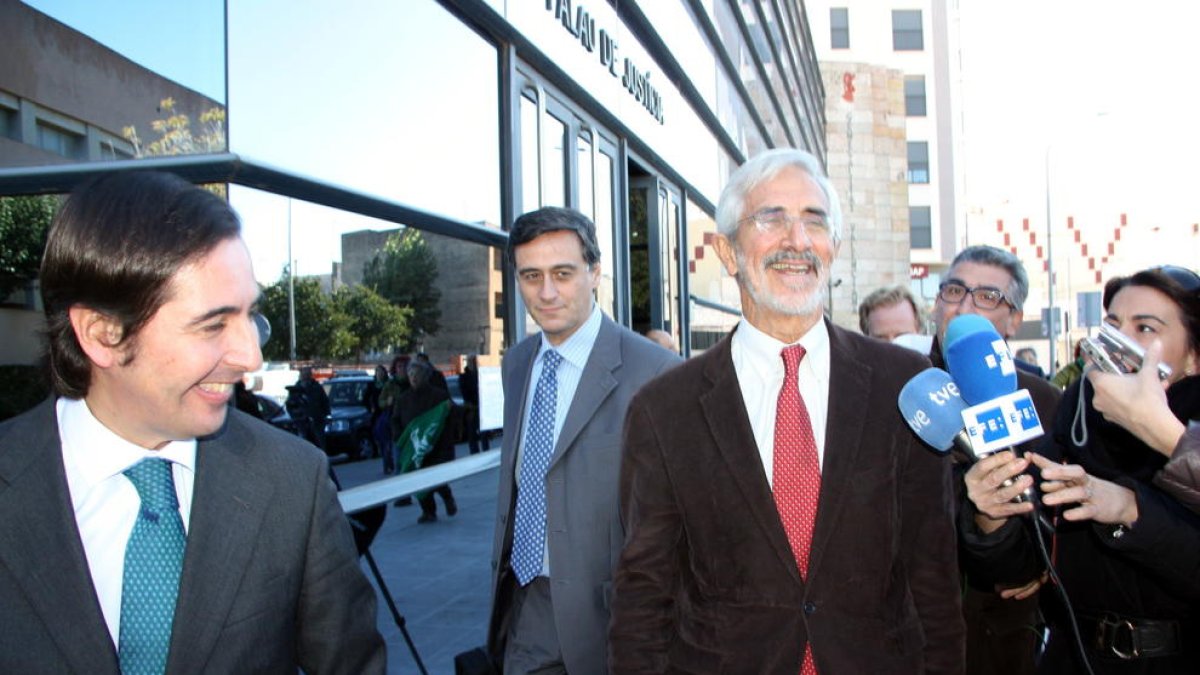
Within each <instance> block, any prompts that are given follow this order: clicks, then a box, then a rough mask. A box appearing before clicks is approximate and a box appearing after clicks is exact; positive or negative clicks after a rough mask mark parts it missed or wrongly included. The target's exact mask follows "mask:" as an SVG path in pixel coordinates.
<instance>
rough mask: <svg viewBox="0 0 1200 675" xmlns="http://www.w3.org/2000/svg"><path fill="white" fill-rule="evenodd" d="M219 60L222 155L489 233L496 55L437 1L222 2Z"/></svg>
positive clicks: (495, 197) (495, 183) (495, 166)
mask: <svg viewBox="0 0 1200 675" xmlns="http://www.w3.org/2000/svg"><path fill="white" fill-rule="evenodd" d="M229 54H230V57H229V58H230V63H229V73H230V75H229V107H230V111H231V115H230V120H229V131H230V148H231V150H232V151H233V152H235V153H238V154H242V155H245V156H247V157H251V158H262V159H263V160H264V161H270V163H271V164H272V165H274V166H278V167H279V168H281V169H283V170H285V171H289V172H294V173H298V174H300V175H305V176H311V177H313V178H315V179H318V180H324V181H329V182H332V183H335V184H339V185H352V186H354V188H355V189H356V190H359V191H361V192H364V193H366V194H368V195H372V196H378V197H382V198H384V199H389V200H393V201H397V202H401V203H404V204H408V205H411V206H414V207H416V208H420V209H423V210H426V211H431V212H434V213H438V214H442V215H445V216H449V217H452V218H457V219H459V220H463V221H466V222H479V221H485V222H487V223H492V224H497V223H499V218H500V196H499V195H500V138H499V134H498V133H496V129H497V128H498V119H499V93H498V91H499V82H498V71H499V66H498V55H497V51H496V47H495V45H493V44H491V43H489V42H487V41H486V40H485V39H484V38H482V37H481V36H480V35H479V34H478V33H476V32H475V31H473V30H472V29H471V28H470V27H468V26H467V25H465V24H463V23H462V22H461V21H460V20H459V19H458V18H457V17H455V16H454V15H452V14H451V13H450V12H449V11H447V10H446V9H445V8H444V7H443V6H442V5H441V4H440V3H438V2H437V1H436V0H405V1H404V2H371V3H357V2H354V3H340V2H332V1H330V0H314V1H313V2H310V3H306V4H305V6H304V10H303V11H297V9H296V8H295V6H294V3H292V2H289V1H288V0H257V1H256V2H236V3H229ZM432 64H436V66H435V67H434V66H432ZM468 83H469V84H468Z"/></svg>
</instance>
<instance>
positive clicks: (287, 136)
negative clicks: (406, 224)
mask: <svg viewBox="0 0 1200 675" xmlns="http://www.w3.org/2000/svg"><path fill="white" fill-rule="evenodd" d="M26 1H27V2H28V4H31V5H33V6H34V7H37V8H38V9H40V10H41V11H44V12H46V13H48V14H50V15H52V16H55V17H56V18H59V19H60V20H62V21H64V22H65V23H68V24H70V25H73V26H76V27H79V28H81V29H83V30H85V31H86V32H88V33H89V34H91V35H93V36H94V37H96V38H97V39H98V40H100V41H101V42H103V43H105V44H107V45H109V46H110V47H112V48H114V49H116V50H117V51H119V52H121V53H123V54H125V55H126V56H128V57H129V58H131V59H133V60H134V61H137V62H139V63H142V64H143V65H145V66H147V67H149V68H151V69H154V70H157V71H159V72H162V73H163V74H164V75H166V76H167V77H170V78H172V79H175V80H177V81H179V82H181V83H182V84H184V85H186V86H189V87H191V88H194V89H197V90H199V91H201V92H203V93H205V94H206V95H208V96H210V97H212V98H214V99H216V100H219V101H225V100H226V98H227V97H226V93H225V92H226V87H225V79H224V49H223V44H224V3H223V2H221V1H220V0H177V1H174V2H170V3H162V2H158V1H156V0H120V2H96V1H95V0H26ZM947 1H948V2H949V3H950V5H951V7H952V11H951V17H952V21H955V22H957V30H958V31H959V35H960V45H961V51H960V53H959V54H958V58H960V59H961V72H962V75H961V83H960V86H961V90H962V104H961V107H960V110H959V111H958V114H959V115H961V125H962V129H963V132H964V133H963V146H962V149H963V153H962V155H961V156H959V157H958V158H957V159H956V162H957V166H956V171H958V172H960V175H961V176H962V180H963V185H964V196H963V199H962V202H963V203H961V204H960V205H959V207H960V211H961V210H966V212H967V215H966V219H967V222H968V224H971V223H972V222H973V221H975V222H978V223H979V226H983V227H987V226H989V224H988V222H986V220H987V217H988V216H986V215H985V214H992V213H996V212H1005V213H1007V214H1011V216H1012V217H1019V216H1022V215H1023V216H1026V217H1031V218H1032V219H1034V220H1035V221H1041V222H1044V218H1045V212H1046V193H1047V186H1049V191H1050V195H1051V202H1052V206H1053V212H1054V216H1053V218H1054V222H1056V223H1059V222H1061V221H1064V220H1065V218H1066V216H1067V215H1073V216H1074V217H1075V218H1076V221H1077V222H1080V223H1083V224H1085V225H1086V224H1088V223H1093V224H1096V227H1105V224H1106V223H1109V222H1111V221H1115V219H1116V218H1118V214H1119V213H1129V214H1130V215H1131V217H1133V219H1134V220H1136V222H1137V223H1138V224H1139V227H1141V226H1143V225H1144V227H1141V229H1140V230H1138V231H1139V232H1141V233H1142V234H1143V235H1144V236H1147V237H1151V236H1153V237H1160V238H1161V241H1159V242H1158V243H1159V245H1158V246H1156V247H1152V249H1153V250H1157V251H1160V252H1165V255H1168V256H1169V255H1176V256H1180V257H1184V258H1187V259H1184V260H1171V262H1178V263H1181V264H1188V265H1191V266H1195V265H1196V260H1195V257H1196V255H1197V254H1198V253H1200V252H1197V251H1195V250H1193V249H1190V248H1187V247H1180V246H1176V245H1174V239H1172V237H1173V236H1175V235H1177V234H1178V235H1180V236H1182V233H1183V232H1184V230H1185V229H1187V228H1188V227H1189V225H1190V224H1191V223H1193V222H1196V221H1198V220H1200V189H1197V187H1198V186H1200V162H1197V161H1196V159H1195V158H1196V157H1198V156H1200V130H1198V129H1197V123H1196V121H1195V120H1194V119H1192V118H1193V117H1194V116H1195V114H1196V112H1197V111H1200V88H1198V87H1196V86H1194V76H1193V72H1192V71H1193V68H1194V66H1195V64H1197V63H1200V40H1197V39H1196V38H1195V35H1194V33H1195V30H1196V27H1197V26H1200V2H1192V1H1190V0H1142V1H1140V2H1137V3H1130V2H1127V1H1118V0H1006V1H1005V2H996V1H994V0H947ZM278 6H280V5H276V4H275V3H273V2H270V1H267V0H262V1H256V2H247V3H244V4H234V5H233V8H234V9H233V11H234V18H235V22H234V23H235V24H236V25H235V26H234V27H233V28H232V29H231V33H230V35H231V40H232V41H233V45H232V49H231V50H230V51H231V54H232V55H233V56H232V58H233V59H234V62H235V64H247V63H253V64H259V66H260V67H257V68H254V69H249V68H243V67H242V66H240V65H239V66H238V67H237V70H238V72H237V74H236V75H235V81H234V82H233V83H231V88H230V89H231V91H230V94H229V97H228V98H229V99H230V107H231V114H230V128H231V137H232V139H233V141H232V142H233V150H234V151H235V152H239V153H243V154H245V155H246V156H248V157H251V158H256V159H263V160H266V161H267V162H268V163H270V164H273V165H278V164H279V163H280V161H281V160H280V159H279V158H284V159H283V160H282V161H284V162H285V166H287V167H288V168H291V169H293V170H298V171H299V172H300V173H302V174H307V175H313V176H315V177H319V178H324V179H326V180H331V181H332V182H335V183H341V184H344V185H354V186H356V187H358V189H366V190H367V191H369V192H373V193H378V194H381V195H383V196H389V197H392V198H399V199H402V200H406V201H412V200H414V199H420V200H423V201H422V202H421V203H420V204H419V205H421V206H423V207H425V208H428V209H429V210H433V211H436V212H438V213H444V214H447V215H450V216H452V217H457V218H461V219H463V220H468V221H473V220H491V221H493V222H494V221H495V220H496V219H497V218H498V213H497V211H498V202H499V197H498V185H497V183H498V178H497V176H498V173H497V168H496V166H495V165H494V164H495V163H496V162H498V159H495V157H498V154H495V153H498V149H497V148H495V147H494V140H492V139H494V135H495V127H494V126H493V125H494V122H488V120H490V119H492V116H493V115H494V112H493V111H494V110H495V106H496V102H495V99H494V97H493V98H488V97H486V96H482V97H481V92H486V91H487V90H488V88H489V86H491V87H493V88H494V84H491V83H479V82H472V81H469V80H467V79H463V80H462V86H455V87H447V86H445V83H446V82H450V83H456V82H459V80H458V79H456V78H458V77H460V76H458V75H456V68H462V69H463V72H471V66H472V65H475V66H477V65H478V60H479V59H491V58H494V54H493V53H491V52H490V48H487V47H483V48H481V47H479V46H478V44H482V41H478V44H477V43H476V42H475V41H472V43H471V48H470V49H462V48H459V45H463V44H464V40H465V38H463V37H462V35H463V32H464V31H466V29H465V28H463V27H461V26H459V25H457V22H455V21H454V20H453V19H451V18H450V17H449V15H448V14H447V13H446V12H445V11H444V10H442V9H441V8H440V7H438V6H437V5H436V3H434V2H432V0H422V1H421V2H413V1H412V0H406V2H404V3H395V2H391V1H390V0H385V1H375V2H365V1H364V2H359V3H353V4H336V5H335V6H336V8H337V9H336V10H335V11H334V12H331V13H329V14H327V15H319V14H318V12H320V11H322V10H323V9H328V8H329V7H330V6H331V5H330V4H329V3H325V2H319V1H318V0H295V1H294V2H289V3H287V4H286V6H287V7H288V8H289V11H288V12H280V11H278V9H277V8H278ZM114 7H118V8H119V10H117V11H114V10H113V8H114ZM401 8H402V9H401ZM147 17H150V19H149V20H147ZM372 17H374V20H372ZM268 25H270V26H271V27H272V28H273V29H274V30H276V31H277V34H279V35H286V36H288V37H289V38H290V39H292V42H291V44H289V45H287V46H286V47H283V48H280V47H279V46H277V45H275V44H273V43H272V41H271V40H270V39H266V38H264V39H258V38H259V36H263V35H268V36H269V33H268V32H267V31H266V30H265V27H266V26H268ZM239 27H240V28H239ZM953 28H954V26H952V29H953ZM305 30H309V31H315V32H312V34H305V33H303V31H305ZM338 34H355V35H358V36H359V37H357V38H356V39H355V40H354V41H352V42H351V43H349V44H340V45H339V44H331V42H332V40H331V39H328V38H327V36H330V35H338ZM381 43H388V44H389V45H390V47H389V48H388V49H380V48H378V45H379V44H381ZM447 45H451V46H452V47H453V48H448V47H447ZM430 54H434V55H436V56H435V57H430V56H429V55H430ZM431 60H435V61H437V68H432V67H427V66H428V65H429V61H431ZM363 64H369V67H365V66H364V65H363ZM314 72H326V73H332V74H333V77H332V78H329V79H327V80H326V81H327V82H328V83H329V86H330V87H333V89H332V90H329V91H325V92H321V93H317V92H313V91H310V90H309V89H308V88H306V87H304V84H303V83H304V82H305V81H306V79H305V78H306V77H308V76H311V75H312V74H313V73H314ZM436 76H440V77H441V78H443V79H441V80H431V79H429V78H431V77H436ZM400 77H403V78H407V79H405V80H404V81H403V82H402V83H401V84H396V85H395V86H388V85H389V83H393V84H395V83H397V82H398V78H400ZM356 87H357V88H356ZM428 91H436V92H437V95H436V96H422V92H428ZM447 91H455V92H459V96H458V97H457V98H456V99H454V100H443V99H444V98H445V92H447ZM281 92H282V93H281ZM389 92H390V93H389ZM435 99H437V100H435ZM239 102H244V103H242V107H241V110H242V112H241V113H239V112H238V110H239ZM347 104H349V105H351V106H354V109H355V110H364V111H368V113H356V115H358V116H357V117H348V116H347V114H346V113H345V112H344V110H345V106H347ZM364 114H371V115H373V116H372V117H367V118H364V117H362V115H364ZM239 115H240V117H239ZM364 120H365V123H364ZM480 120H483V122H482V123H481V122H480ZM239 123H241V124H242V126H241V127H239V126H238V125H239ZM239 128H240V129H242V130H243V131H244V130H245V129H247V128H249V129H251V131H250V132H249V133H242V135H241V136H239V135H238V134H239ZM471 134H475V135H474V136H472V135H471ZM314 138H316V139H318V142H319V145H320V147H322V148H336V149H337V150H336V152H332V153H331V152H329V151H328V150H325V151H324V152H325V153H326V154H317V155H312V153H311V152H310V153H309V155H312V156H306V155H305V153H304V152H303V151H304V150H305V148H308V149H311V148H313V147H314V146H313V144H312V143H311V142H308V141H311V139H314ZM297 139H299V140H300V141H301V142H297ZM454 143H457V144H458V145H457V146H455V145H453V144H454ZM462 153H468V154H469V155H470V156H472V157H480V156H482V159H478V160H477V161H471V162H460V161H458V160H456V159H453V156H454V155H456V154H462ZM480 153H482V155H481V154H480ZM428 158H440V160H441V161H442V163H441V164H433V165H431V164H430V161H429V159H428ZM1047 158H1049V162H1048V163H1049V176H1048V177H1047ZM356 171H357V172H358V173H357V174H356V173H354V172H356ZM364 185H366V186H369V187H367V188H362V187H359V186H364ZM397 186H403V187H397ZM479 186H486V189H484V190H482V191H481V190H480V188H479ZM401 190H407V192H403V193H402V192H401ZM231 200H232V201H233V204H234V206H235V208H237V209H238V210H239V212H240V213H242V216H243V220H244V221H245V222H246V225H247V239H248V240H249V241H250V242H251V249H252V251H254V252H255V256H256V260H255V264H256V273H257V274H258V276H259V278H260V280H262V281H266V282H269V281H272V280H274V279H276V278H278V275H279V271H280V269H281V268H282V265H283V264H284V263H285V262H286V260H287V254H286V247H285V245H284V242H283V241H281V240H280V237H279V235H278V232H279V231H280V230H279V225H280V224H281V223H283V222H285V221H286V218H287V202H286V200H283V199H280V198H277V197H274V196H272V195H265V194H262V193H255V192H254V191H250V190H245V189H241V188H237V189H234V190H232V191H231ZM292 219H293V222H294V223H295V232H297V233H298V234H296V236H295V237H294V240H295V241H294V243H295V245H296V247H297V249H298V252H297V253H296V255H295V257H297V258H300V260H301V263H300V265H299V266H298V271H299V272H300V273H302V274H322V273H328V271H329V265H328V261H329V259H330V258H331V257H332V256H334V255H335V252H336V251H337V250H338V245H339V241H338V238H339V236H340V234H341V233H342V232H345V231H350V230H354V229H364V228H372V229H380V228H385V227H391V226H390V225H389V224H386V223H380V222H376V221H369V220H364V219H359V218H357V217H355V216H350V215H348V214H339V213H336V212H331V211H329V210H328V209H322V208H320V207H315V206H313V205H306V204H298V203H294V204H293V207H292ZM970 226H971V227H974V226H975V225H970ZM968 236H970V235H969V234H968ZM1155 241H1158V240H1157V239H1156V240H1155ZM1153 262H1154V261H1147V262H1145V263H1141V262H1140V261H1128V262H1127V264H1129V265H1135V264H1143V265H1144V264H1152V263H1153ZM1157 262H1163V261H1161V260H1160V261H1157Z"/></svg>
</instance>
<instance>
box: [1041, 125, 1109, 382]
mask: <svg viewBox="0 0 1200 675" xmlns="http://www.w3.org/2000/svg"><path fill="white" fill-rule="evenodd" d="M1107 114H1108V113H1107V112H1097V113H1093V114H1092V115H1091V116H1090V117H1091V118H1097V117H1104V116H1105V115H1107ZM1053 148H1054V141H1053V140H1049V141H1046V293H1047V303H1046V305H1047V309H1046V320H1047V321H1048V322H1049V323H1050V327H1049V329H1048V330H1047V331H1046V332H1047V333H1049V334H1050V372H1051V373H1054V372H1057V371H1058V364H1057V363H1056V360H1057V357H1058V330H1057V323H1056V322H1055V321H1054V247H1053V241H1054V220H1053V212H1052V211H1051V210H1050V151H1051V150H1052V149H1053ZM1067 269H1068V274H1069V270H1070V263H1069V262H1068V267H1067ZM1070 283H1071V282H1070V279H1068V280H1067V288H1068V289H1069V288H1070ZM1068 301H1069V298H1068ZM1064 306H1065V305H1064ZM1064 315H1065V313H1064Z"/></svg>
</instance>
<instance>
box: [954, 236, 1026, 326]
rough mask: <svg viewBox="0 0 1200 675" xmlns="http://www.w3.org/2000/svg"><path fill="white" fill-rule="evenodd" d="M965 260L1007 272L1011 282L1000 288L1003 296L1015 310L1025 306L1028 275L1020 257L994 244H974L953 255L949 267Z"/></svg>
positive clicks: (956, 265)
mask: <svg viewBox="0 0 1200 675" xmlns="http://www.w3.org/2000/svg"><path fill="white" fill-rule="evenodd" d="M965 262H970V263H975V264H977V265H991V266H992V267H999V268H1000V269H1002V270H1004V271H1005V272H1008V276H1010V277H1012V282H1011V283H1010V284H1009V285H1008V288H1004V289H1001V290H1003V291H1004V297H1006V298H1008V301H1009V302H1011V303H1012V305H1013V307H1015V308H1016V309H1017V311H1021V310H1022V309H1023V308H1024V307H1025V299H1026V298H1028V297H1029V275H1028V274H1027V273H1026V272H1025V265H1023V264H1021V259H1020V258H1018V257H1017V256H1016V255H1015V254H1013V253H1012V252H1010V251H1005V250H1004V249H1002V248H996V247H995V246H987V245H984V244H976V245H975V246H968V247H966V248H964V249H963V250H961V251H959V253H958V255H956V256H954V260H952V261H950V269H951V270H953V269H954V268H955V267H958V266H959V265H960V264H961V263H965ZM949 274H950V273H949V272H947V273H946V275H947V276H949Z"/></svg>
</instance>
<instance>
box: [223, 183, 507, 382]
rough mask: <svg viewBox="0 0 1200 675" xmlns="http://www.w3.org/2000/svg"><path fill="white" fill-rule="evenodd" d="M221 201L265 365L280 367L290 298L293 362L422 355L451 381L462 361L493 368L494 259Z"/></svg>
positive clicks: (457, 243)
mask: <svg viewBox="0 0 1200 675" xmlns="http://www.w3.org/2000/svg"><path fill="white" fill-rule="evenodd" d="M230 192H231V194H230V201H231V203H232V204H233V206H234V208H235V209H236V210H237V211H238V213H239V215H240V216H241V218H242V221H243V236H244V238H245V240H246V243H247V246H248V247H249V249H250V254H251V258H252V260H253V263H254V267H255V273H256V277H257V278H258V281H259V283H260V285H262V286H263V288H264V296H263V298H264V299H263V303H262V304H263V307H264V310H263V311H264V313H265V314H266V315H267V317H268V319H269V320H270V321H271V325H272V327H273V337H272V343H273V344H271V345H268V347H266V348H264V354H265V356H266V358H268V359H271V360H287V359H288V358H290V356H291V355H290V353H289V343H290V338H291V335H292V326H291V323H290V317H289V315H288V311H287V295H288V293H289V292H290V293H292V294H293V295H294V298H295V303H294V304H295V315H296V319H295V322H296V323H295V336H296V341H297V352H296V357H297V358H298V359H302V360H312V361H316V362H318V363H328V364H371V363H386V362H388V361H390V356H391V355H392V354H394V353H403V352H414V351H424V352H426V353H428V354H429V355H430V357H431V359H432V360H433V361H434V363H436V364H437V365H438V366H439V367H441V368H442V369H443V370H447V371H451V372H453V371H454V370H455V369H456V368H457V364H458V363H459V358H458V357H459V356H461V355H466V354H473V353H477V354H480V355H482V358H481V359H480V361H481V363H483V364H484V365H496V364H498V363H499V356H500V347H501V346H502V343H503V326H504V318H503V314H502V313H498V312H497V311H496V310H497V308H498V307H502V306H503V297H504V296H503V284H502V281H503V274H504V272H503V270H502V269H497V267H496V266H495V265H494V264H493V258H494V256H495V252H496V250H497V249H493V248H491V247H488V246H484V245H481V244H473V243H469V242H464V241H461V240H458V239H453V238H450V237H445V236H441V235H437V234H433V233H430V232H422V231H419V230H416V229H414V228H406V227H404V226H403V225H398V224H396V223H390V222H385V221H380V220H376V219H372V218H366V217H363V216H359V215H356V214H352V213H348V212H345V211H340V210H337V209H330V208H326V207H323V206H319V205H316V204H312V203H308V202H304V201H301V200H288V199H287V198H284V197H280V196H277V195H274V194H268V193H264V192H260V191H257V190H252V189H249V188H243V187H239V186H232V187H231V190H230ZM289 214H290V216H289ZM289 218H290V220H289ZM289 223H290V225H289ZM289 230H290V237H289V234H288V233H289ZM289 239H290V244H289ZM281 244H283V245H282V246H281ZM289 248H290V249H291V259H292V263H291V264H290V265H289V264H288V249H289ZM293 271H294V274H295V276H294V278H292V279H291V280H290V281H291V283H290V284H289V275H290V274H292V273H293ZM397 310H398V312H397Z"/></svg>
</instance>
